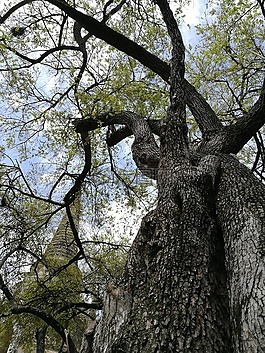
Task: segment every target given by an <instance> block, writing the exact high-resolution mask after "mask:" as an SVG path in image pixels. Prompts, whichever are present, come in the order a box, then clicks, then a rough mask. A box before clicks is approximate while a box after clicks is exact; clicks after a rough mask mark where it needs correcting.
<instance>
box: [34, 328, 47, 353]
mask: <svg viewBox="0 0 265 353" xmlns="http://www.w3.org/2000/svg"><path fill="white" fill-rule="evenodd" d="M46 331H47V326H43V327H40V328H39V329H37V331H36V341H37V344H36V353H45V336H46Z"/></svg>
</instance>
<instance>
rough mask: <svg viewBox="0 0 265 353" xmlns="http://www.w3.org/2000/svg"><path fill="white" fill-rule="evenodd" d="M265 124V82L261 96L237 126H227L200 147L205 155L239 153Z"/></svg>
mask: <svg viewBox="0 0 265 353" xmlns="http://www.w3.org/2000/svg"><path fill="white" fill-rule="evenodd" d="M264 123H265V80H264V83H263V87H262V90H261V94H260V96H259V98H258V100H257V102H256V103H255V104H254V106H253V107H252V108H251V109H250V110H249V112H248V113H246V114H244V115H243V116H242V118H241V119H239V120H238V121H237V122H236V123H235V124H233V125H230V126H227V127H226V128H223V130H220V131H219V132H217V133H216V134H215V136H212V138H210V139H209V140H208V141H204V142H203V143H202V145H201V146H200V151H201V152H203V153H220V152H221V153H234V154H236V153H238V152H239V151H240V150H241V149H242V147H243V146H244V145H245V144H246V143H247V142H248V141H249V140H250V139H251V138H252V137H253V136H254V135H255V133H256V132H257V131H258V130H259V129H260V128H261V127H262V126H263V125H264Z"/></svg>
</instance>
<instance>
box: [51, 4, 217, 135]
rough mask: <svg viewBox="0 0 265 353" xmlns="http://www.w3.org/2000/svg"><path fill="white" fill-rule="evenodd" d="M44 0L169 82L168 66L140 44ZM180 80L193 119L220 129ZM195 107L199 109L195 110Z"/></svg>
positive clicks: (204, 126)
mask: <svg viewBox="0 0 265 353" xmlns="http://www.w3.org/2000/svg"><path fill="white" fill-rule="evenodd" d="M47 1H48V2H49V3H51V4H53V5H55V6H57V7H59V8H60V9H61V10H63V11H65V12H66V13H67V15H68V16H70V17H71V18H73V19H74V20H76V21H77V22H79V24H80V25H81V26H82V27H83V28H85V29H86V30H87V31H88V32H90V33H91V34H93V35H94V36H95V37H97V38H99V39H102V40H104V41H105V42H106V43H107V44H109V45H111V46H113V47H115V48H116V49H118V50H120V51H121V52H123V53H125V54H127V55H129V56H131V57H132V58H134V59H136V60H138V61H139V62H140V63H141V64H143V65H144V66H145V67H147V68H149V69H150V70H152V71H153V72H155V73H156V74H158V75H159V76H160V77H161V78H162V79H163V80H165V81H166V82H169V77H170V66H169V65H168V64H167V63H165V62H164V61H162V60H161V59H159V58H158V57H157V56H155V55H153V54H152V53H150V52H149V51H147V50H146V49H144V48H143V47H142V46H140V45H138V44H137V43H135V42H134V41H132V40H130V39H129V38H127V37H125V36H124V35H122V34H120V33H118V32H116V31H114V30H113V29H111V28H110V27H108V26H107V25H105V24H103V23H101V22H99V21H97V20H96V19H94V18H93V17H91V16H89V15H86V14H83V13H82V12H80V11H78V10H76V9H74V8H72V7H71V6H69V5H67V4H66V3H65V2H63V1H60V0H47ZM183 84H184V89H185V98H186V103H187V105H188V106H189V108H190V110H191V112H192V114H194V117H195V119H198V121H197V123H198V125H199V126H200V127H201V128H202V132H207V131H208V129H209V128H210V130H211V131H213V130H217V129H220V128H221V126H222V125H221V123H220V122H219V120H218V118H217V116H216V114H215V113H214V111H213V110H212V109H211V108H210V106H209V104H208V103H207V102H206V100H205V99H204V98H203V97H202V96H201V95H200V94H199V93H198V92H197V90H196V89H195V88H194V87H193V86H192V85H191V84H190V83H189V82H188V81H187V80H185V79H184V82H183ZM195 102H196V104H195ZM198 108H199V109H200V111H198V110H197V109H198ZM202 117H203V118H202ZM208 119H209V121H208Z"/></svg>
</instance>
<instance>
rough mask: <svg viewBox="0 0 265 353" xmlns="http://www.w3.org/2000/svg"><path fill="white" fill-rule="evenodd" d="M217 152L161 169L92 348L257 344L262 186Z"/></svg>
mask: <svg viewBox="0 0 265 353" xmlns="http://www.w3.org/2000/svg"><path fill="white" fill-rule="evenodd" d="M219 159H220V163H219V161H218V159H217V157H213V156H208V157H205V158H203V159H202V160H201V162H200V163H199V164H198V166H197V167H195V166H187V167H183V166H180V167H178V168H175V171H174V173H173V172H172V171H171V173H170V174H169V173H168V174H167V175H164V176H163V180H164V181H165V183H166V184H167V185H171V187H169V188H168V189H164V194H162V195H160V199H159V203H158V206H157V208H156V210H154V211H152V212H150V213H149V214H148V215H147V216H146V217H144V219H143V221H142V225H141V228H140V231H139V233H138V235H137V237H136V239H135V241H134V244H133V246H132V249H131V251H130V254H129V258H128V261H127V265H126V269H125V273H124V280H123V283H121V286H120V287H118V288H117V287H116V288H115V287H113V286H111V285H109V288H108V290H107V293H106V298H105V299H106V300H105V307H104V313H103V317H102V318H101V320H100V323H99V325H98V327H97V329H96V334H95V338H94V350H93V352H94V353H102V352H104V353H110V352H112V353H114V352H117V353H118V352H120V353H122V352H126V353H147V352H148V353H153V352H156V353H159V352H161V353H162V352H172V353H177V352H181V353H183V352H187V353H188V352H190V353H191V352H192V353H194V352H207V353H211V352H215V353H216V352H218V353H229V352H236V353H237V352H240V353H243V352H244V353H249V352H264V350H265V346H264V328H265V327H264V318H265V286H264V284H265V283H264V273H263V272H262V270H263V268H264V257H263V255H264V250H265V245H264V230H263V229H262V225H263V224H264V215H265V206H264V205H265V203H264V201H265V200H264V199H265V189H264V186H263V185H262V184H260V183H259V182H258V181H257V180H256V179H255V178H254V177H253V176H252V175H251V173H250V172H249V171H248V169H247V168H245V167H243V166H242V165H241V164H240V163H238V162H237V161H236V160H235V158H234V157H230V156H220V157H219ZM172 185H174V187H173V186H172ZM261 237H263V239H262V238H261Z"/></svg>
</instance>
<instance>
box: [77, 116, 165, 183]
mask: <svg viewBox="0 0 265 353" xmlns="http://www.w3.org/2000/svg"><path fill="white" fill-rule="evenodd" d="M114 124H121V125H126V127H127V129H128V130H125V133H126V134H128V133H129V130H130V131H131V132H132V134H133V135H134V137H135V140H134V142H133V144H132V154H133V159H134V161H135V163H136V165H137V167H138V168H139V169H140V170H141V171H142V173H143V174H144V175H146V176H148V177H151V178H156V170H157V167H158V162H159V158H160V156H159V148H158V146H157V144H156V142H155V139H154V136H153V133H152V131H151V128H150V127H149V123H148V121H146V119H144V118H143V117H142V116H140V115H137V114H135V113H132V112H129V111H126V112H122V113H120V114H114V113H105V114H101V115H100V116H98V118H97V119H85V120H76V121H75V127H76V131H77V132H78V133H82V132H83V133H84V132H85V131H92V130H95V129H97V128H98V127H104V126H109V125H114ZM153 126H155V127H156V130H159V128H158V124H153ZM112 142H113V140H112Z"/></svg>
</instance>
